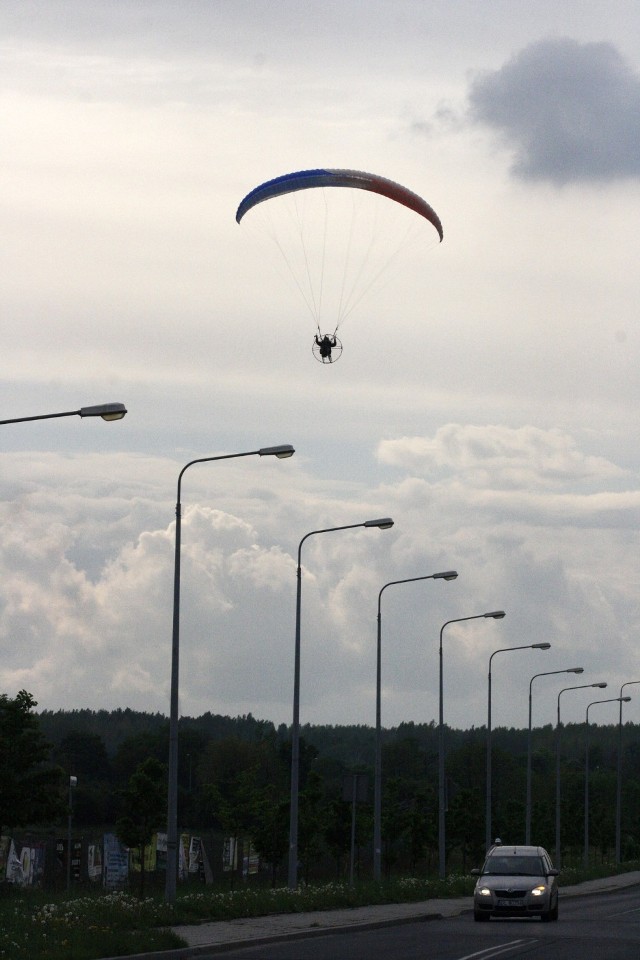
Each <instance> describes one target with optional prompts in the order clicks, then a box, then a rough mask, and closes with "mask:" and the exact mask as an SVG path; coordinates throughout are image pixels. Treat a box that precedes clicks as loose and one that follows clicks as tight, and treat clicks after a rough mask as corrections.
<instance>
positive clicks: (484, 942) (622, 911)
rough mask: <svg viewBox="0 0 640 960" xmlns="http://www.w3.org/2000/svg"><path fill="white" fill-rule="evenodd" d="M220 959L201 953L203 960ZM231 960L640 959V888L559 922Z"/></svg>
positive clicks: (378, 937)
mask: <svg viewBox="0 0 640 960" xmlns="http://www.w3.org/2000/svg"><path fill="white" fill-rule="evenodd" d="M220 956H221V954H220V953H219V952H216V951H212V952H211V953H210V954H205V955H203V954H199V957H200V960H206V957H210V958H211V960H213V958H214V957H216V958H218V960H219V958H220ZM224 957H225V958H226V960H343V958H344V960H493V958H500V960H513V958H518V957H526V958H527V960H550V958H552V960H585V958H586V960H591V958H598V960H638V958H640V888H638V887H631V888H628V889H626V890H623V891H620V892H612V893H599V894H597V895H594V896H583V897H576V898H571V899H566V900H564V901H561V905H560V919H559V920H558V922H557V923H541V922H540V921H539V920H534V919H522V920H514V919H500V920H491V921H490V922H489V923H475V921H474V920H473V916H472V915H471V914H470V913H469V914H466V913H465V914H463V915H462V916H459V917H453V918H450V919H443V920H430V921H425V922H422V923H407V924H400V925H398V926H392V927H384V928H382V929H377V930H367V931H364V930H363V931H359V932H357V931H356V932H353V933H336V934H327V935H323V936H317V937H310V938H306V939H301V940H290V941H282V942H280V943H273V944H268V945H263V946H256V947H245V948H243V949H240V950H229V949H225V950H224Z"/></svg>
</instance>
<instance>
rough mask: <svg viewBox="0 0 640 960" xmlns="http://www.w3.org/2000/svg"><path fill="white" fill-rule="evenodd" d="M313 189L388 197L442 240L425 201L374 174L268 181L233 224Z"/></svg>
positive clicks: (328, 173) (320, 173) (313, 173)
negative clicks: (274, 200) (265, 206)
mask: <svg viewBox="0 0 640 960" xmlns="http://www.w3.org/2000/svg"><path fill="white" fill-rule="evenodd" d="M313 187H355V188H356V189H358V190H370V191H371V192H372V193H378V194H380V196H382V197H388V198H389V199H390V200H395V201H396V202H397V203H401V204H402V205H403V206H405V207H409V209H410V210H415V212H416V213H419V214H420V216H422V217H424V218H425V219H426V220H428V221H429V223H432V224H433V226H434V227H435V228H436V230H437V231H438V236H439V237H440V242H442V240H443V237H444V234H443V232H442V224H441V223H440V218H439V217H438V215H437V213H436V212H435V210H434V209H433V208H432V207H430V206H429V204H428V203H427V202H426V200H423V199H422V197H419V196H418V194H417V193H413V191H411V190H408V189H407V188H406V187H403V186H401V184H399V183H395V182H394V181H393V180H387V178H386V177H380V176H377V175H376V174H373V173H365V172H364V171H363V170H323V169H320V170H300V171H298V173H287V174H285V175H284V176H282V177H276V178H275V179H274V180H267V181H266V183H262V184H260V186H259V187H256V188H255V189H254V190H252V191H251V192H250V193H248V194H247V195H246V197H245V198H244V200H243V201H242V202H241V203H240V206H239V207H238V209H237V211H236V222H237V223H240V221H241V220H242V218H243V217H244V215H245V213H247V211H248V210H250V209H251V207H255V205H256V204H257V203H262V202H263V201H264V200H269V199H271V198H272V197H279V196H282V194H285V193H295V192H296V191H297V190H310V189H312V188H313Z"/></svg>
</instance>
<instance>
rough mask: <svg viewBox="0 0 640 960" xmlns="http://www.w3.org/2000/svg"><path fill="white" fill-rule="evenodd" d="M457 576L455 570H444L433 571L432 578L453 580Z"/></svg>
mask: <svg viewBox="0 0 640 960" xmlns="http://www.w3.org/2000/svg"><path fill="white" fill-rule="evenodd" d="M457 576H458V571H457V570H445V571H444V573H434V575H433V579H434V580H455V579H456V578H457Z"/></svg>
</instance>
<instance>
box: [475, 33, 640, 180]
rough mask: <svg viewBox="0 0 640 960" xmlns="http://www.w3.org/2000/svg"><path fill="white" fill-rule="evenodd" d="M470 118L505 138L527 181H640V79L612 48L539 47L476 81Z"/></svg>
mask: <svg viewBox="0 0 640 960" xmlns="http://www.w3.org/2000/svg"><path fill="white" fill-rule="evenodd" d="M469 113H470V116H471V118H472V119H473V120H474V121H476V122H478V123H481V124H485V125H487V126H489V127H491V128H492V129H494V130H496V131H497V132H498V133H499V134H500V136H501V138H502V140H503V142H504V143H505V145H506V146H507V147H508V148H509V149H510V150H512V151H513V153H514V155H515V156H514V160H513V163H512V167H511V171H512V173H513V174H514V176H516V177H517V178H519V179H521V180H547V181H551V182H552V183H555V184H559V185H562V184H567V183H575V182H585V181H586V182H589V181H592V182H593V181H613V180H620V179H628V178H637V177H638V176H640V149H639V148H640V76H638V74H636V73H634V72H633V71H632V69H631V67H630V66H629V65H628V63H626V61H625V60H624V59H623V57H622V55H621V54H620V53H619V52H618V50H617V49H616V48H615V47H614V46H613V45H612V44H610V43H579V42H577V41H575V40H571V39H557V40H541V41H539V42H537V43H533V44H531V45H530V46H528V47H525V48H524V49H523V50H521V51H520V52H519V53H517V54H516V55H515V56H514V57H512V58H511V60H509V61H508V62H507V63H506V64H505V65H504V66H503V67H501V68H500V69H499V70H496V71H491V72H485V73H482V74H480V75H478V76H477V77H476V78H475V79H474V80H473V82H472V84H471V88H470V91H469Z"/></svg>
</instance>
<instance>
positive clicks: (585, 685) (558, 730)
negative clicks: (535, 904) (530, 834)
mask: <svg viewBox="0 0 640 960" xmlns="http://www.w3.org/2000/svg"><path fill="white" fill-rule="evenodd" d="M606 686H607V684H606V682H605V681H600V683H581V684H580V685H579V686H577V687H564V688H563V689H562V690H561V691H560V693H559V694H558V719H557V722H556V857H555V866H556V869H557V870H559V869H560V864H561V856H560V734H561V727H560V697H561V696H562V694H563V693H566V692H567V691H568V690H587V689H589V688H591V687H597V688H599V689H600V690H604V688H605V687H606Z"/></svg>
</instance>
